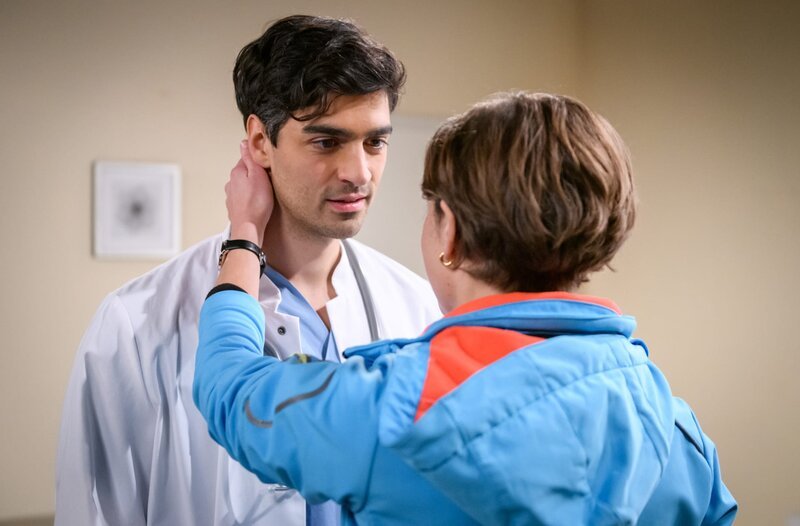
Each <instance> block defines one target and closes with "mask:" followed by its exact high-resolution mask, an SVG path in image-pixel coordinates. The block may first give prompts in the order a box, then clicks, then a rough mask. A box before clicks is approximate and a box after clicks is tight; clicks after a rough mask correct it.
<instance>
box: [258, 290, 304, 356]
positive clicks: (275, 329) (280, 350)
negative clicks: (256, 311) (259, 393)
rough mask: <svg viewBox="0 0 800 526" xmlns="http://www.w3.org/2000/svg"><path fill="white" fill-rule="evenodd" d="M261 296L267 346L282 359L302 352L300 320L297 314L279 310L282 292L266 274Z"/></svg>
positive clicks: (260, 291) (260, 292)
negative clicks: (293, 314)
mask: <svg viewBox="0 0 800 526" xmlns="http://www.w3.org/2000/svg"><path fill="white" fill-rule="evenodd" d="M259 298H260V303H261V308H262V309H264V318H265V321H266V331H265V333H264V342H265V345H266V347H268V348H269V349H272V350H274V351H275V353H276V354H277V355H278V358H280V359H281V360H285V359H287V358H289V357H290V356H292V355H293V354H298V353H300V352H302V347H301V346H300V320H299V319H298V318H297V317H296V316H291V315H289V314H284V313H282V312H278V305H280V303H281V292H280V290H278V287H276V286H275V284H274V283H272V281H270V280H269V278H267V277H266V276H261V283H260V289H259Z"/></svg>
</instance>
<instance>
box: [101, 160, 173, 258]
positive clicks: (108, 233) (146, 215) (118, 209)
mask: <svg viewBox="0 0 800 526" xmlns="http://www.w3.org/2000/svg"><path fill="white" fill-rule="evenodd" d="M93 190H94V210H93V212H94V216H93V236H94V242H93V250H94V255H95V257H97V258H101V259H167V258H169V257H172V256H174V255H175V254H177V253H178V251H179V249H180V237H181V224H180V217H181V211H180V206H181V199H180V194H181V170H180V167H179V166H178V165H177V164H167V163H141V162H117V161H95V163H94V166H93Z"/></svg>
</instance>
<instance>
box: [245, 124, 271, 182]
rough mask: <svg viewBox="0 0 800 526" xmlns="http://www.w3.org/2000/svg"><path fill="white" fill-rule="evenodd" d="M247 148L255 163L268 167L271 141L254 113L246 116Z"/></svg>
mask: <svg viewBox="0 0 800 526" xmlns="http://www.w3.org/2000/svg"><path fill="white" fill-rule="evenodd" d="M246 128H247V148H248V149H249V150H250V157H252V158H253V160H254V161H255V162H256V164H258V165H260V166H263V167H264V168H267V169H268V168H269V167H270V154H271V152H272V143H271V142H270V141H269V137H267V132H266V130H265V129H264V123H263V122H261V119H259V118H258V117H257V116H255V115H252V114H251V115H250V116H249V117H247V126H246Z"/></svg>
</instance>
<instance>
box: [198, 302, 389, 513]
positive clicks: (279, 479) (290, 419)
mask: <svg viewBox="0 0 800 526" xmlns="http://www.w3.org/2000/svg"><path fill="white" fill-rule="evenodd" d="M263 345H264V313H263V311H262V309H261V306H260V305H259V304H258V302H257V301H256V300H255V299H253V298H252V297H251V296H249V295H247V294H245V293H243V292H238V291H223V292H219V293H217V294H214V295H213V296H211V297H209V298H208V299H207V300H206V302H205V304H204V305H203V309H202V311H201V313H200V337H199V344H198V350H197V362H196V365H195V377H194V386H193V396H194V401H195V404H196V405H197V407H198V409H199V410H200V412H201V413H202V415H203V417H204V418H205V419H206V421H207V422H208V426H209V433H210V435H211V437H212V438H213V439H214V440H216V441H217V442H218V443H219V444H220V445H222V446H223V447H224V448H225V449H226V450H227V451H228V453H229V454H230V455H231V456H232V457H233V458H235V459H236V460H238V461H239V462H240V463H241V464H242V465H243V466H244V467H245V468H247V469H248V470H250V471H252V472H254V473H255V474H256V475H257V476H258V477H259V478H260V479H261V480H262V481H263V482H269V483H281V484H285V485H287V486H290V487H293V488H296V489H298V490H299V491H300V493H301V494H302V495H303V496H304V497H306V499H307V500H308V501H310V502H312V503H315V502H320V501H322V500H326V499H331V500H335V501H337V502H339V503H342V504H345V503H346V504H347V505H348V507H349V508H350V509H351V510H352V511H354V512H358V511H359V510H360V509H361V507H362V506H363V504H364V502H365V494H366V491H367V488H368V485H369V480H368V478H369V474H370V472H371V466H372V463H373V459H374V456H375V451H376V447H377V405H378V399H379V397H380V394H381V391H382V389H383V384H384V379H385V373H386V369H385V367H384V368H381V367H375V368H373V369H372V370H367V369H366V368H365V367H364V363H363V360H362V359H360V358H355V359H353V360H348V361H347V362H345V363H344V364H336V363H331V362H312V363H301V360H299V359H297V358H293V359H292V360H289V361H285V362H281V361H279V360H277V359H275V358H271V357H268V356H263V355H262V349H263ZM334 474H335V476H334Z"/></svg>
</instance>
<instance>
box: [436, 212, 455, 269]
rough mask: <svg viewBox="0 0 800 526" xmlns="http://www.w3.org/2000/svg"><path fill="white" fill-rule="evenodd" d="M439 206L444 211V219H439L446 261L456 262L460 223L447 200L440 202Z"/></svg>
mask: <svg viewBox="0 0 800 526" xmlns="http://www.w3.org/2000/svg"><path fill="white" fill-rule="evenodd" d="M439 206H440V207H441V209H442V217H441V218H439V236H440V239H441V240H442V250H443V252H444V259H446V260H447V261H454V260H455V259H456V258H457V257H458V254H457V253H456V252H458V250H457V246H456V241H457V238H458V223H457V222H456V216H455V215H454V214H453V211H452V210H451V209H450V206H449V205H448V204H447V202H446V201H445V200H441V201H439Z"/></svg>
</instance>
